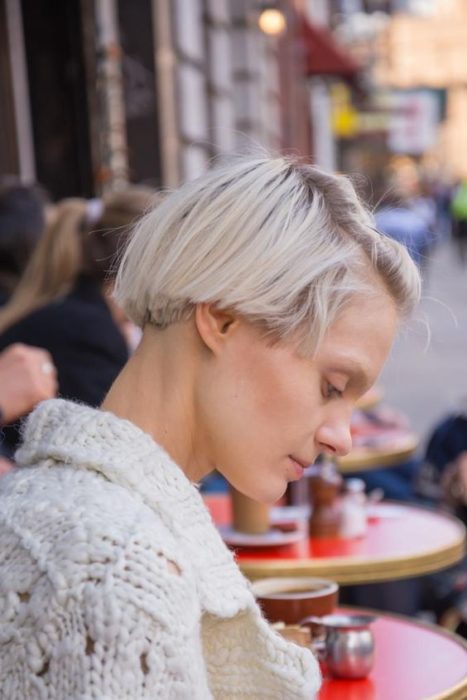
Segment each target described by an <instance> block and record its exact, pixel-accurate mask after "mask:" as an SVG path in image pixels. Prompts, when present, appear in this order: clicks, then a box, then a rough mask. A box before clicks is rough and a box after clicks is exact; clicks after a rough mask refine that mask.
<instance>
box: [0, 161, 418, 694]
mask: <svg viewBox="0 0 467 700" xmlns="http://www.w3.org/2000/svg"><path fill="white" fill-rule="evenodd" d="M419 286H420V284H419V277H418V273H417V270H416V268H415V265H414V264H413V262H412V261H411V259H410V257H409V255H408V254H407V252H406V251H405V249H403V248H402V246H400V245H399V244H398V243H396V242H394V241H391V240H390V239H386V238H384V237H383V236H381V235H380V234H378V233H377V232H375V231H374V230H373V228H372V224H371V219H370V218H369V216H368V215H367V213H366V211H365V210H364V208H363V207H362V205H361V204H360V202H359V201H358V198H357V196H356V194H355V192H354V190H353V188H352V186H351V185H350V184H349V182H348V181H347V180H346V179H345V178H343V177H335V176H332V175H327V174H324V173H321V172H319V171H318V170H316V169H314V168H312V167H310V166H306V165H301V164H299V163H296V162H294V161H291V160H288V159H285V158H266V157H264V158H258V159H251V158H247V159H239V160H238V161H235V162H232V163H229V164H227V165H225V166H223V167H220V168H218V169H215V170H213V171H212V172H210V173H208V174H207V175H205V176H203V177H201V178H200V179H198V180H196V181H194V182H190V183H188V184H186V185H184V186H183V187H181V188H180V190H178V191H176V192H174V193H173V194H171V195H170V196H168V197H167V198H166V199H165V200H164V201H163V202H162V204H161V205H160V206H159V207H158V208H157V209H156V210H154V211H152V212H150V213H149V214H147V215H146V217H144V218H143V220H142V221H141V223H139V224H138V225H137V227H136V230H135V232H134V235H133V236H132V238H131V241H130V243H129V246H128V248H127V250H126V252H125V254H124V256H123V259H122V262H121V266H120V269H119V272H118V277H117V285H116V298H117V300H118V301H119V303H120V304H121V305H122V306H123V308H124V309H125V311H126V312H127V314H128V315H129V317H130V318H131V319H132V320H133V321H134V322H135V323H136V324H139V325H140V326H141V327H142V328H143V336H142V341H141V343H140V345H139V347H138V349H137V350H136V352H135V353H134V355H133V356H132V357H131V358H130V360H129V362H128V363H127V364H126V366H125V368H124V369H123V371H122V372H121V374H120V375H119V376H118V377H117V379H116V381H115V383H114V384H113V386H112V388H111V389H110V392H109V393H108V395H107V397H106V398H105V400H104V403H103V405H102V408H101V410H94V409H91V408H88V407H85V406H80V405H76V404H73V403H70V402H66V401H62V400H52V401H47V402H44V403H43V404H42V405H41V406H40V407H39V408H38V409H36V411H35V412H34V413H33V414H32V416H31V417H30V418H29V421H28V423H27V425H26V428H25V431H24V444H23V446H22V447H21V448H20V450H19V452H18V455H17V456H18V461H19V463H20V465H21V466H22V468H21V469H18V470H17V473H15V474H14V475H12V476H8V477H6V478H5V480H4V481H3V482H2V483H1V484H0V524H1V526H0V589H1V591H2V593H3V599H4V600H5V601H6V607H4V610H3V612H2V616H3V617H2V626H1V627H0V640H1V642H2V643H3V650H2V666H1V669H2V670H1V671H0V673H1V679H0V688H1V689H2V691H3V693H4V694H5V695H6V696H7V697H8V698H10V700H16V699H17V698H18V699H19V698H24V697H28V698H33V697H38V698H39V697H47V698H50V700H53V699H56V700H58V699H60V700H64V698H84V697H86V698H88V697H89V698H90V697H94V698H104V697H105V698H113V700H117V699H118V698H135V699H136V698H148V699H149V698H171V699H172V698H203V699H205V698H219V699H220V698H222V700H226V699H228V698H261V697H268V698H277V700H279V699H281V700H282V699H284V698H307V699H309V698H312V697H314V696H315V694H316V692H317V690H318V687H319V683H320V679H319V671H318V665H317V662H316V660H315V659H314V657H313V656H312V654H311V653H310V652H309V651H307V650H305V649H302V648H300V647H297V646H294V645H290V644H289V643H287V642H286V641H285V640H283V639H282V638H281V637H279V636H278V635H276V634H275V633H274V632H273V631H272V630H271V629H270V628H269V626H268V625H267V624H266V622H265V621H264V619H263V618H262V617H261V614H260V611H259V609H258V607H257V605H256V603H255V601H254V598H253V595H252V593H251V591H250V589H249V586H248V585H247V583H246V581H245V579H244V578H243V577H242V575H241V574H240V572H239V570H238V568H237V566H236V564H235V562H234V559H233V556H232V554H231V553H230V552H229V551H228V549H227V548H226V547H225V545H224V544H223V542H222V541H221V538H220V536H219V534H218V533H217V530H216V529H215V527H214V526H213V524H212V522H211V520H210V517H209V515H208V512H207V510H206V508H205V507H204V504H203V502H202V498H201V496H200V494H199V492H198V489H197V486H196V484H197V482H198V481H199V480H200V479H201V478H202V477H203V476H204V475H205V474H207V473H208V472H210V471H211V470H213V469H217V470H218V471H219V472H221V473H222V474H223V475H224V476H225V477H226V478H227V480H228V481H229V482H230V483H231V484H233V486H235V487H236V488H237V489H239V490H240V491H242V492H243V493H245V494H247V495H248V496H250V497H253V498H255V499H257V500H261V501H267V502H273V501H275V500H276V499H277V498H279V497H280V496H281V495H282V494H283V493H284V490H285V488H286V486H287V483H288V482H290V481H293V480H296V479H298V478H300V477H301V475H302V474H303V469H304V467H305V466H306V465H307V464H310V463H311V462H313V461H314V460H315V458H316V456H317V455H318V453H320V452H326V453H329V454H331V455H336V454H345V453H346V452H347V451H348V450H349V449H350V434H349V421H350V415H351V412H352V409H353V407H354V405H355V402H356V401H357V399H358V398H359V397H360V396H361V395H362V394H363V393H364V392H365V391H366V390H367V389H368V388H369V387H370V386H371V385H372V384H373V383H374V382H375V380H376V378H377V376H378V374H379V371H380V369H381V367H382V365H383V362H384V360H385V358H386V356H387V354H388V352H389V349H390V346H391V343H392V340H393V336H394V333H395V330H396V326H397V323H398V321H399V319H400V318H401V317H403V316H406V315H407V313H409V312H410V311H411V309H412V308H413V306H414V304H415V303H416V301H417V299H418V295H419Z"/></svg>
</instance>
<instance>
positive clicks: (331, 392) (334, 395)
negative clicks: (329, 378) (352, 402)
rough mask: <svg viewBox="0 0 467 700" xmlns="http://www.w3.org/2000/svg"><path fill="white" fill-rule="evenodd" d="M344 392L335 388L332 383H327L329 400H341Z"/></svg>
mask: <svg viewBox="0 0 467 700" xmlns="http://www.w3.org/2000/svg"><path fill="white" fill-rule="evenodd" d="M343 393H344V392H343V391H341V390H340V389H338V388H337V387H335V386H334V385H333V384H331V383H330V382H327V383H326V398H327V399H340V398H341V396H342V394H343Z"/></svg>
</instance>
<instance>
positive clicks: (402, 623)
mask: <svg viewBox="0 0 467 700" xmlns="http://www.w3.org/2000/svg"><path fill="white" fill-rule="evenodd" d="M359 611H360V610H359ZM348 612H353V613H355V612H356V609H355V608H354V609H353V610H348ZM371 612H373V611H371ZM375 614H376V615H377V616H378V619H377V620H376V621H375V622H374V623H373V624H372V625H371V629H372V630H373V633H374V636H375V664H374V667H373V669H372V671H371V673H370V675H369V676H368V678H365V679H363V680H345V679H337V678H328V677H325V678H324V680H323V685H322V687H321V691H320V693H319V696H318V697H319V700H465V699H466V698H467V644H466V642H465V640H464V639H462V638H461V637H458V636H456V635H454V634H451V633H450V632H447V631H445V630H443V629H442V628H441V627H437V626H435V625H426V624H423V623H420V622H416V621H414V620H412V619H410V618H406V617H402V616H398V615H391V614H388V613H378V612H376V613H375Z"/></svg>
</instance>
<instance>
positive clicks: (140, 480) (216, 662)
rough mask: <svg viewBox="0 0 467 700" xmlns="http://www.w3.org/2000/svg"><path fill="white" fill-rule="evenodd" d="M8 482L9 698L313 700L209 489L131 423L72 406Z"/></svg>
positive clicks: (0, 594)
mask: <svg viewBox="0 0 467 700" xmlns="http://www.w3.org/2000/svg"><path fill="white" fill-rule="evenodd" d="M17 459H18V462H19V464H20V465H21V468H19V469H17V470H15V471H14V472H13V473H11V474H9V475H7V476H6V477H3V478H2V479H1V481H0V698H1V700H26V699H27V700H94V699H96V700H97V699H99V700H123V699H125V700H130V699H131V700H143V699H144V700H149V699H151V700H155V699H156V698H158V699H165V698H167V699H169V698H170V699H171V700H172V699H174V700H176V699H180V700H181V699H185V698H190V699H194V700H197V699H203V700H205V699H206V698H219V700H229V699H230V698H232V699H236V700H240V699H241V698H270V699H277V700H289V699H290V700H292V699H295V698H303V699H305V698H306V699H307V700H310V699H311V698H313V697H314V696H315V694H316V692H317V690H318V687H319V684H320V675H319V670H318V665H317V662H316V660H315V658H314V657H313V655H312V654H311V652H309V651H307V650H305V649H302V648H300V647H297V646H294V645H292V644H290V643H287V642H285V641H284V640H283V639H282V638H281V637H279V636H278V635H277V634H275V633H274V632H273V631H272V630H271V629H270V627H269V626H268V624H267V623H266V622H265V620H264V619H263V618H262V616H261V613H260V610H259V608H258V606H257V605H256V603H255V600H254V597H253V595H252V593H251V591H250V588H249V585H248V582H247V581H246V580H245V578H244V577H243V576H242V574H241V572H240V571H239V569H238V567H237V565H236V564H235V562H234V560H233V556H232V554H231V553H230V552H229V550H228V549H227V548H226V547H225V545H224V543H223V542H222V540H221V538H220V536H219V534H218V532H217V530H216V528H215V526H214V525H213V523H212V521H211V518H210V515H209V513H208V511H207V509H206V508H205V506H204V503H203V501H202V498H201V496H200V494H199V492H198V490H197V488H196V486H194V485H193V484H192V483H190V481H189V480H188V479H187V478H186V477H185V475H184V473H183V472H182V470H181V469H180V468H179V467H178V466H177V465H176V464H175V463H174V462H173V461H172V460H171V459H170V457H169V456H168V455H167V454H166V453H165V452H164V451H163V450H162V449H161V448H160V447H159V446H158V445H157V444H156V443H155V442H154V441H153V440H152V438H151V437H150V436H149V435H147V434H145V433H143V432H142V431H141V430H139V428H137V427H136V426H134V425H133V424H132V423H130V422H128V421H124V420H120V419H118V418H116V417H115V416H114V415H112V414H110V413H106V412H104V411H99V410H95V409H92V408H88V407H85V406H81V405H78V404H74V403H71V402H68V401H63V400H60V399H56V400H55V399H54V400H52V401H46V402H44V403H43V404H41V405H40V406H39V407H38V408H37V409H36V410H35V411H34V413H33V414H32V415H31V417H30V418H29V420H28V422H27V424H26V427H25V431H24V445H23V446H22V447H21V449H20V450H19V452H18V453H17Z"/></svg>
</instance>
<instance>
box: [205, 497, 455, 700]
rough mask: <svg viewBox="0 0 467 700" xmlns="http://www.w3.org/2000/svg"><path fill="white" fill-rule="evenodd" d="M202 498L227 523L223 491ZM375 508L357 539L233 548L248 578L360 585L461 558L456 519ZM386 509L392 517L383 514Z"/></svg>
mask: <svg viewBox="0 0 467 700" xmlns="http://www.w3.org/2000/svg"><path fill="white" fill-rule="evenodd" d="M205 502H206V504H207V506H208V508H209V509H210V511H211V513H212V516H213V519H214V521H215V522H217V523H218V524H227V523H230V517H231V516H230V500H229V497H228V495H226V494H223V495H206V496H205ZM391 509H392V511H391ZM395 509H396V510H395ZM380 512H381V515H382V516H383V515H384V514H386V517H381V518H379V519H375V520H370V523H369V528H368V533H367V535H366V536H365V537H363V538H360V539H342V538H329V539H315V538H309V537H308V536H305V537H304V538H303V539H302V540H301V541H299V542H297V543H295V544H290V545H286V546H281V547H267V548H262V549H259V548H245V549H238V550H237V552H236V556H237V561H238V564H239V566H240V568H241V569H242V571H243V573H244V574H245V575H246V576H247V577H248V578H250V579H251V580H255V579H258V578H266V577H272V576H318V577H320V576H321V577H324V578H331V579H333V580H335V581H337V582H338V583H341V584H362V583H374V582H379V581H392V580H395V579H402V578H410V577H411V576H419V575H423V574H427V573H431V572H433V571H439V570H441V569H443V568H445V567H448V566H450V565H452V564H454V563H456V562H457V561H459V560H460V559H461V558H462V557H463V555H464V543H465V528H464V526H463V525H462V523H461V522H460V521H459V520H457V519H456V518H453V517H451V516H448V515H444V514H442V513H437V512H433V511H431V510H428V509H425V508H419V507H416V506H409V505H405V504H404V505H403V504H394V503H388V504H381V511H380ZM391 512H392V514H393V515H396V517H387V516H389V515H390V514H391ZM397 514H399V515H397ZM466 697H467V696H466Z"/></svg>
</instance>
